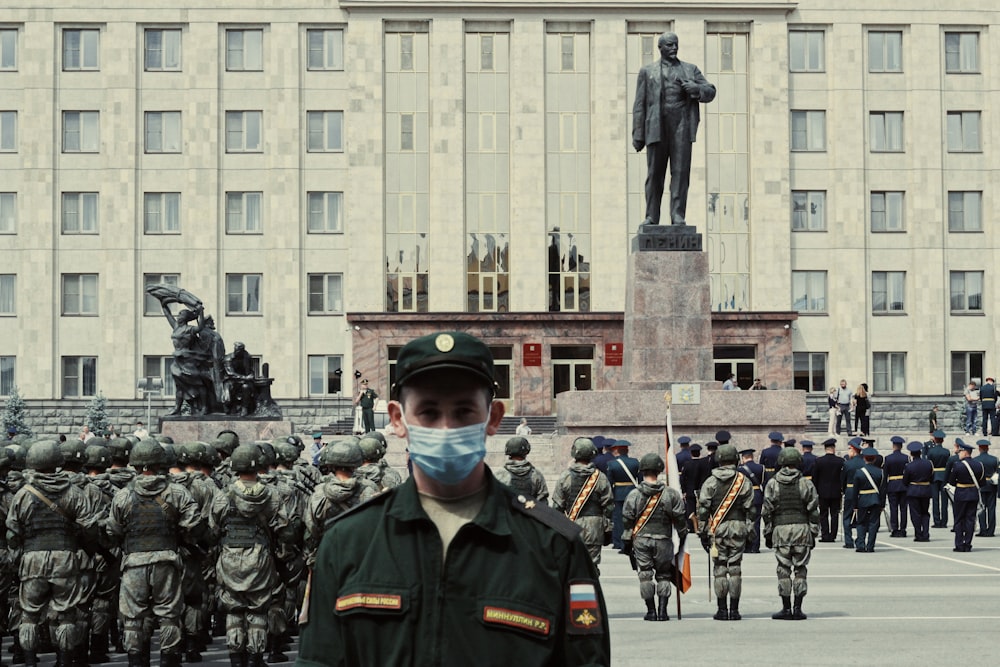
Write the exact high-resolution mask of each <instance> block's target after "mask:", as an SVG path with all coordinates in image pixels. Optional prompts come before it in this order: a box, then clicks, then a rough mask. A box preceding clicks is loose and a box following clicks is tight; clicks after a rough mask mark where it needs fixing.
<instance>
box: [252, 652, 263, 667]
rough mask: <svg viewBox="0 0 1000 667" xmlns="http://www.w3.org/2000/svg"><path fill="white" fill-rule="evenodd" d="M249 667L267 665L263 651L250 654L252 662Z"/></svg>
mask: <svg viewBox="0 0 1000 667" xmlns="http://www.w3.org/2000/svg"><path fill="white" fill-rule="evenodd" d="M247 667H267V662H265V661H264V654H263V653H252V654H250V664H249V665H247Z"/></svg>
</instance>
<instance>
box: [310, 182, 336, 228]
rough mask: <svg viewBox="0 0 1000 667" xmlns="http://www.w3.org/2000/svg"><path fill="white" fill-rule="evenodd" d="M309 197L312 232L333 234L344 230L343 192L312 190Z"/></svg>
mask: <svg viewBox="0 0 1000 667" xmlns="http://www.w3.org/2000/svg"><path fill="white" fill-rule="evenodd" d="M307 198H308V200H309V201H308V205H309V233H310V234H324V233H326V234H333V233H340V232H343V231H344V226H343V208H344V193H343V192H310V193H308V197H307Z"/></svg>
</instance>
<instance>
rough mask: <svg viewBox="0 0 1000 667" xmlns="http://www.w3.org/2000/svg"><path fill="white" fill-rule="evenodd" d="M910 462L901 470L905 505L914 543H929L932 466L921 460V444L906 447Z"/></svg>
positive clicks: (914, 443) (928, 462)
mask: <svg viewBox="0 0 1000 667" xmlns="http://www.w3.org/2000/svg"><path fill="white" fill-rule="evenodd" d="M906 449H908V450H909V452H910V457H911V460H910V462H909V463H907V464H906V467H905V468H903V486H904V487H906V504H907V505H908V506H909V508H910V522H911V523H912V524H913V533H914V538H913V541H914V542H930V541H931V525H930V524H931V509H930V507H931V492H932V490H931V480H932V479H934V464H932V463H931V462H930V461H928V460H927V459H924V458H921V456H920V455H921V452H922V450H923V444H922V443H920V442H917V441H916V440H914V441H913V442H911V443H910V444H908V445H907V446H906Z"/></svg>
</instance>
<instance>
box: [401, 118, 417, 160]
mask: <svg viewBox="0 0 1000 667" xmlns="http://www.w3.org/2000/svg"><path fill="white" fill-rule="evenodd" d="M413 144H414V142H413V114H412V113H404V114H400V116H399V150H401V151H412V150H413Z"/></svg>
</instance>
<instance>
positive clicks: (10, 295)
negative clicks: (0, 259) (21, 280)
mask: <svg viewBox="0 0 1000 667" xmlns="http://www.w3.org/2000/svg"><path fill="white" fill-rule="evenodd" d="M16 314H17V276H16V275H15V274H13V273H0V315H16Z"/></svg>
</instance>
